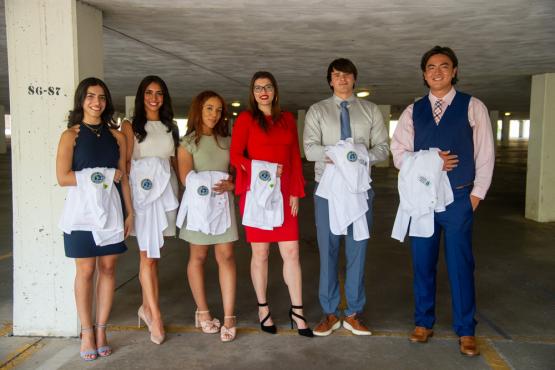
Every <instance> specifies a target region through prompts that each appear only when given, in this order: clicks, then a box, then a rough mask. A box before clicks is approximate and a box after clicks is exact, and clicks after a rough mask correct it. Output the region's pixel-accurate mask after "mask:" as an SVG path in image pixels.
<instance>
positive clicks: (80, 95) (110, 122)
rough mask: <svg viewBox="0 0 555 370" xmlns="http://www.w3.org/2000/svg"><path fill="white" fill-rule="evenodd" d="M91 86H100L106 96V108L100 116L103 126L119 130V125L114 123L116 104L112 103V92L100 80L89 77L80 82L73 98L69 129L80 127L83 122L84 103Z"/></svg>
mask: <svg viewBox="0 0 555 370" xmlns="http://www.w3.org/2000/svg"><path fill="white" fill-rule="evenodd" d="M91 86H100V87H102V90H104V95H105V96H106V107H105V108H104V111H103V112H102V114H101V116H100V120H101V121H102V124H104V125H106V126H108V127H109V128H118V125H117V124H116V123H115V122H114V119H113V117H112V116H113V115H114V103H113V102H112V95H110V90H108V86H106V84H105V83H104V81H102V80H101V79H99V78H96V77H88V78H85V79H84V80H83V81H81V82H79V85H78V86H77V89H75V96H74V98H73V109H72V110H71V111H70V112H69V117H68V120H67V127H68V128H70V127H72V126H75V125H78V124H80V123H81V122H83V116H84V115H85V114H84V112H83V103H84V102H85V98H86V97H87V90H88V89H89V87H91Z"/></svg>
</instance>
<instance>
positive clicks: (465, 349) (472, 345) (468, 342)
mask: <svg viewBox="0 0 555 370" xmlns="http://www.w3.org/2000/svg"><path fill="white" fill-rule="evenodd" d="M459 349H460V351H461V354H463V355H465V356H478V355H479V354H480V351H479V350H478V347H477V346H476V337H475V336H473V335H472V336H470V335H468V336H463V337H460V338H459Z"/></svg>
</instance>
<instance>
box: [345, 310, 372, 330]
mask: <svg viewBox="0 0 555 370" xmlns="http://www.w3.org/2000/svg"><path fill="white" fill-rule="evenodd" d="M343 327H344V328H345V329H347V330H350V331H351V333H353V334H355V335H372V332H371V331H370V329H368V327H367V326H366V325H364V324H363V323H362V321H361V320H360V317H359V316H358V315H357V314H354V315H351V316H347V317H345V318H344V319H343Z"/></svg>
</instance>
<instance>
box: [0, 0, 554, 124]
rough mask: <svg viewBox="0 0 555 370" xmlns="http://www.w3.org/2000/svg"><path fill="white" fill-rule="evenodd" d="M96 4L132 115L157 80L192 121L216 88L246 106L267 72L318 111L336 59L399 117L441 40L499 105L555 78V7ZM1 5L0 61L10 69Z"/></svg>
mask: <svg viewBox="0 0 555 370" xmlns="http://www.w3.org/2000/svg"><path fill="white" fill-rule="evenodd" d="M86 3H88V4H90V5H92V6H94V7H96V8H98V9H101V10H102V11H103V14H104V48H105V51H104V52H105V60H104V71H105V76H104V77H105V80H106V82H107V83H108V85H109V86H110V88H111V91H112V94H113V95H114V96H115V101H116V105H117V106H118V108H119V109H120V110H123V107H124V101H125V100H124V97H125V95H134V94H135V91H136V88H137V85H138V83H139V81H140V80H141V78H142V77H144V76H145V75H147V74H157V75H160V76H161V77H162V78H164V79H165V80H166V82H167V83H168V85H169V88H170V92H171V94H172V98H173V100H174V106H175V109H176V111H177V112H179V113H180V114H181V115H183V114H185V112H186V109H187V106H188V105H189V103H190V101H191V98H192V97H193V96H194V95H195V94H197V93H198V92H200V91H202V90H204V89H214V90H216V91H218V92H220V93H221V94H222V95H223V96H224V97H225V98H226V99H227V100H229V101H231V100H241V101H242V102H243V103H246V98H247V96H248V94H247V90H248V83H249V81H250V77H251V76H252V74H253V73H254V72H255V71H257V70H269V71H271V72H273V73H274V75H275V76H276V77H277V79H278V83H279V85H280V90H281V91H280V92H281V98H282V102H283V106H284V107H285V108H286V109H289V110H292V111H295V110H296V109H302V108H308V107H309V106H310V105H311V104H312V103H314V102H316V101H318V100H320V99H323V98H325V97H327V96H329V94H330V90H329V88H328V86H327V83H326V79H325V74H326V68H327V66H328V64H329V62H330V61H331V60H333V59H334V58H337V57H347V58H350V59H351V60H353V61H354V62H355V64H356V65H357V67H358V70H359V77H358V81H357V87H359V88H369V89H370V90H371V92H372V95H371V96H370V97H369V99H370V100H372V101H374V102H376V103H378V104H391V105H393V112H399V111H400V110H402V109H403V107H404V106H406V105H407V104H409V103H410V102H411V101H412V100H413V99H414V97H416V96H420V95H422V94H424V93H425V91H426V90H425V88H424V86H423V84H422V79H421V73H420V68H419V63H420V57H421V55H422V53H423V52H424V51H426V50H427V49H429V48H431V47H432V46H434V45H436V44H439V45H446V46H450V47H452V48H453V49H454V50H455V51H456V52H457V55H458V57H459V63H460V66H459V78H460V83H459V84H460V85H459V86H460V88H461V90H465V91H467V92H469V93H471V94H473V95H475V96H477V97H479V98H480V99H482V100H483V101H484V102H485V103H486V105H488V107H489V108H490V109H497V110H501V111H522V112H527V111H528V109H529V104H530V102H529V100H530V81H531V76H532V75H534V74H539V73H545V72H555V14H554V13H555V1H553V0H526V1H525V0H489V1H484V0H479V1H477V0H443V1H432V0H420V1H414V0H393V1H391V2H389V3H385V2H384V1H380V0H366V1H365V0H349V1H333V2H332V1H318V0H304V1H292V0H273V1H270V0H258V1H256V0H215V1H212V0H210V1H208V0H207V1H200V0H199V1H195V0H156V1H154V0H148V1H145V0H86ZM0 7H1V9H0V11H1V12H2V14H1V17H0V65H3V66H7V56H6V36H5V19H4V14H3V13H4V4H3V2H2V3H1V5H0ZM7 74H8V71H7V67H4V68H2V69H1V70H0V84H1V85H0V87H1V90H0V102H1V104H4V105H5V106H6V107H9V101H8V100H9V98H8V83H7V82H8V77H7ZM241 109H242V108H241Z"/></svg>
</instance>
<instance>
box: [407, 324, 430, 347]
mask: <svg viewBox="0 0 555 370" xmlns="http://www.w3.org/2000/svg"><path fill="white" fill-rule="evenodd" d="M433 335H434V331H433V330H432V329H428V328H425V327H423V326H417V327H415V328H414V330H413V332H412V334H411V335H410V337H409V341H411V342H412V343H426V342H427V341H428V339H429V338H430V337H432V336H433Z"/></svg>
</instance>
